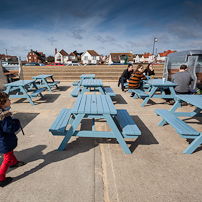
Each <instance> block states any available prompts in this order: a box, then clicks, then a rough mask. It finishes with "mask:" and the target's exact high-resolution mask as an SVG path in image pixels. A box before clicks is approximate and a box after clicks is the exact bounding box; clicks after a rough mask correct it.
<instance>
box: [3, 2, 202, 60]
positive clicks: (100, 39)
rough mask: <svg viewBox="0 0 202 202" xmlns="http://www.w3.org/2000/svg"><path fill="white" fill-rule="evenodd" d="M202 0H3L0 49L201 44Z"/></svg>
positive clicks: (144, 48)
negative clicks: (154, 43) (155, 41)
mask: <svg viewBox="0 0 202 202" xmlns="http://www.w3.org/2000/svg"><path fill="white" fill-rule="evenodd" d="M201 11H202V2H201V1H199V0H195V1H183V0H161V1H159V0H157V1H150V0H145V1H142V0H124V1H123V0H113V1H112V0H102V1H95V0H86V1H83V0H74V1H69V0H66V1H65V0H57V1H53V0H42V1H41V0H40V1H39V0H35V1H30V0H18V1H16V0H9V1H3V2H1V7H0V54H5V53H6V49H7V54H9V55H16V56H21V57H22V59H23V60H24V59H25V58H26V55H27V53H28V51H30V49H33V50H37V51H40V52H44V53H45V54H46V56H49V55H54V53H55V48H57V50H58V51H60V50H61V49H64V50H65V51H66V52H67V53H70V52H72V51H74V50H77V51H78V52H83V51H85V50H92V49H93V50H95V51H97V52H98V53H99V54H104V55H107V54H110V53H112V52H129V51H130V50H132V51H133V53H134V54H136V53H144V52H150V53H152V51H153V41H154V37H156V38H157V39H158V42H157V43H156V45H155V52H156V48H157V52H158V53H159V52H163V51H164V50H168V49H170V50H177V51H180V50H187V49H202V34H201V33H202V12H201Z"/></svg>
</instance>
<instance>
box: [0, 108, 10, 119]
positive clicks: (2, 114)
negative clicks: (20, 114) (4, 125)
mask: <svg viewBox="0 0 202 202" xmlns="http://www.w3.org/2000/svg"><path fill="white" fill-rule="evenodd" d="M11 115H12V113H11V112H9V111H5V110H2V109H0V121H3V120H4V119H5V118H6V117H8V116H11Z"/></svg>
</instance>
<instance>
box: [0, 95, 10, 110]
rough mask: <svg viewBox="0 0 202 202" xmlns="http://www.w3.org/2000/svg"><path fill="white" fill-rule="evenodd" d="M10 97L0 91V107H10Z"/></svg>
mask: <svg viewBox="0 0 202 202" xmlns="http://www.w3.org/2000/svg"><path fill="white" fill-rule="evenodd" d="M10 105H11V103H10V99H9V98H8V95H7V94H6V93H4V92H0V109H6V108H7V107H10Z"/></svg>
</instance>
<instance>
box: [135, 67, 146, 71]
mask: <svg viewBox="0 0 202 202" xmlns="http://www.w3.org/2000/svg"><path fill="white" fill-rule="evenodd" d="M143 70H144V68H143V66H142V65H138V66H137V68H136V70H135V72H138V71H139V72H143Z"/></svg>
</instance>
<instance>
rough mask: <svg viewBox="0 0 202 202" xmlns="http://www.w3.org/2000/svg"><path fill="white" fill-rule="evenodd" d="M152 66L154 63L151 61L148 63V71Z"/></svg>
mask: <svg viewBox="0 0 202 202" xmlns="http://www.w3.org/2000/svg"><path fill="white" fill-rule="evenodd" d="M152 67H153V63H149V64H148V65H147V70H148V71H151V70H150V68H152Z"/></svg>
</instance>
